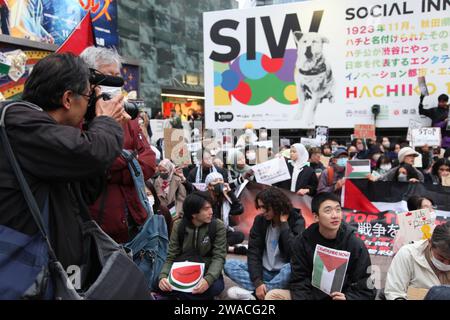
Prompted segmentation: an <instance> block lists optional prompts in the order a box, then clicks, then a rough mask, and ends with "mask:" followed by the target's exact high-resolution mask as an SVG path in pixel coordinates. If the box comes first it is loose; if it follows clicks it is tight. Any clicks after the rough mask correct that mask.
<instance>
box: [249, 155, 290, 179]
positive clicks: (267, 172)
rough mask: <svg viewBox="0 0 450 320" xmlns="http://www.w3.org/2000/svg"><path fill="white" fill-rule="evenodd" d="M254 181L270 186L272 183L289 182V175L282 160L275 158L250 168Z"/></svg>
mask: <svg viewBox="0 0 450 320" xmlns="http://www.w3.org/2000/svg"><path fill="white" fill-rule="evenodd" d="M252 170H253V172H254V173H255V179H256V181H257V182H259V183H264V184H268V185H272V184H274V183H277V182H280V181H284V180H289V179H290V178H291V175H290V173H289V169H288V166H287V164H286V161H285V160H284V158H276V159H273V160H269V161H266V162H264V163H261V164H257V165H255V166H253V167H252Z"/></svg>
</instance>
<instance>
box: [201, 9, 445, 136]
mask: <svg viewBox="0 0 450 320" xmlns="http://www.w3.org/2000/svg"><path fill="white" fill-rule="evenodd" d="M448 9H450V5H449V3H448V1H439V0H410V1H389V2H388V3H385V2H383V1H377V0H368V1H364V2H361V1H358V0H341V1H331V0H330V1H321V0H317V1H308V2H301V3H289V4H282V5H274V6H264V7H257V8H252V9H242V10H225V11H217V12H206V13H204V16H203V18H204V23H203V26H204V30H203V31H204V57H205V59H204V63H205V65H204V70H205V98H206V101H205V116H206V126H207V128H212V127H214V128H243V127H244V126H245V125H246V124H247V123H249V122H251V123H252V124H253V126H254V127H255V128H260V127H266V128H314V127H315V126H316V125H319V126H328V127H330V128H352V127H354V125H355V124H373V121H374V119H373V115H372V112H371V107H372V106H373V105H375V104H377V105H380V113H379V114H378V116H377V119H376V125H377V127H408V123H409V120H410V119H415V120H417V119H419V115H418V107H417V106H418V103H419V96H420V88H419V85H418V77H421V76H425V78H426V81H427V85H428V89H429V91H430V95H431V97H427V98H426V99H425V105H427V104H428V105H429V106H435V105H434V104H435V103H436V102H437V96H438V95H439V94H441V93H447V94H449V93H450V81H449V80H448V79H449V75H450V68H449V66H450V62H449V61H450V58H449V54H448V43H449V32H450V16H449V15H448V12H449V10H448Z"/></svg>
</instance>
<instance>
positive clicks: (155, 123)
mask: <svg viewBox="0 0 450 320" xmlns="http://www.w3.org/2000/svg"><path fill="white" fill-rule="evenodd" d="M164 121H165V120H157V119H151V120H150V127H151V128H152V143H156V141H158V140H159V139H162V138H164Z"/></svg>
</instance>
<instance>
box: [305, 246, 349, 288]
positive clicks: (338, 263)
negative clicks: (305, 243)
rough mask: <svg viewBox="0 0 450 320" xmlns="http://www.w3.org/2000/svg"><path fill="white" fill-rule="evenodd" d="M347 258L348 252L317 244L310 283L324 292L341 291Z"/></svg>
mask: <svg viewBox="0 0 450 320" xmlns="http://www.w3.org/2000/svg"><path fill="white" fill-rule="evenodd" d="M349 259H350V252H347V251H341V250H335V249H331V248H327V247H324V246H321V245H317V246H316V250H315V252H314V266H313V274H312V281H311V284H312V285H313V286H314V287H316V288H317V289H319V290H322V291H323V292H325V293H326V294H331V293H333V292H341V290H342V286H343V284H344V279H345V273H346V272H347V266H348V261H349Z"/></svg>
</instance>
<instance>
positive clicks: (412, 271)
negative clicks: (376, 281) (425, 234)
mask: <svg viewBox="0 0 450 320" xmlns="http://www.w3.org/2000/svg"><path fill="white" fill-rule="evenodd" d="M427 247H428V240H421V241H416V242H414V243H411V244H407V245H404V246H403V247H402V248H401V249H400V250H399V251H398V253H397V254H396V255H395V257H394V259H393V260H392V263H391V266H390V267H389V271H388V273H387V277H386V286H385V288H384V294H385V295H386V299H388V300H395V299H397V298H403V299H406V298H407V291H408V287H413V288H423V289H430V288H431V287H432V286H437V285H440V284H441V283H440V281H439V279H438V277H437V276H436V274H435V273H434V271H433V269H431V266H430V264H429V263H428V261H427V259H426V258H425V254H424V251H425V250H426V249H427Z"/></svg>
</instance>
